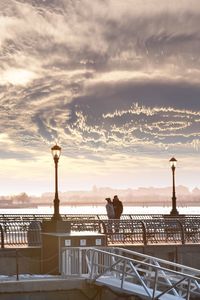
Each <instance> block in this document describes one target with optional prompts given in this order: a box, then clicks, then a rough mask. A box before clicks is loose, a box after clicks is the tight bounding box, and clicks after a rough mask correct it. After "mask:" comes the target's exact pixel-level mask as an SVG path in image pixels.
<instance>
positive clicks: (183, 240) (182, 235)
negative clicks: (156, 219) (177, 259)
mask: <svg viewBox="0 0 200 300" xmlns="http://www.w3.org/2000/svg"><path fill="white" fill-rule="evenodd" d="M176 221H177V222H178V223H179V225H180V227H181V243H182V245H185V231H184V228H183V224H182V223H181V221H180V220H176Z"/></svg>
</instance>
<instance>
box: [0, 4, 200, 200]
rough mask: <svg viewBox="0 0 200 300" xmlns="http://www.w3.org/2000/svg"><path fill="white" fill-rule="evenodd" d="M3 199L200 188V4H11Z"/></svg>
mask: <svg viewBox="0 0 200 300" xmlns="http://www.w3.org/2000/svg"><path fill="white" fill-rule="evenodd" d="M0 27H1V35H0V60H1V64H0V183H1V184H0V185H1V188H0V194H1V195H4V194H6V195H8V194H17V193H21V192H26V193H28V194H41V193H43V192H51V191H54V162H53V159H52V156H51V151H50V149H51V147H52V146H53V145H54V144H55V143H58V145H60V146H61V147H62V152H61V156H60V160H59V169H58V172H59V190H60V191H63V192H64V191H69V190H90V189H91V188H92V187H93V186H97V187H111V188H114V189H116V190H117V189H123V188H124V189H125V188H138V187H141V186H142V187H150V186H154V187H162V186H163V187H164V186H170V185H171V183H172V172H171V170H170V166H169V159H170V158H171V157H173V156H174V157H175V158H176V159H177V168H176V184H177V185H185V186H187V187H189V188H190V189H192V188H194V187H200V181H199V178H200V160H199V154H200V51H199V49H200V31H199V27H200V1H199V0H190V1H188V0H179V1H174V0H168V1H160V0H126V1H121V0H94V1H91V0H9V1H7V0H1V1H0Z"/></svg>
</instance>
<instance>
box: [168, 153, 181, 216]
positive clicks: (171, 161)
mask: <svg viewBox="0 0 200 300" xmlns="http://www.w3.org/2000/svg"><path fill="white" fill-rule="evenodd" d="M169 162H170V166H171V169H172V180H173V185H172V210H171V212H170V215H171V216H177V215H179V212H178V210H177V209H176V192H175V169H176V162H177V160H176V159H175V158H174V157H172V158H171V159H170V161H169Z"/></svg>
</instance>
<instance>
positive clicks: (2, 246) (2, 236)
mask: <svg viewBox="0 0 200 300" xmlns="http://www.w3.org/2000/svg"><path fill="white" fill-rule="evenodd" d="M0 231H1V248H4V232H3V227H2V226H1V224H0Z"/></svg>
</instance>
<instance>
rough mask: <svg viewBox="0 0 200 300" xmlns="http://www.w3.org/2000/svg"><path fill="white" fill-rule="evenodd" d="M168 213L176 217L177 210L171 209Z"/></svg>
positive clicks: (177, 214)
mask: <svg viewBox="0 0 200 300" xmlns="http://www.w3.org/2000/svg"><path fill="white" fill-rule="evenodd" d="M170 215H171V216H172V217H176V216H179V212H178V210H177V209H172V210H171V212H170Z"/></svg>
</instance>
